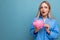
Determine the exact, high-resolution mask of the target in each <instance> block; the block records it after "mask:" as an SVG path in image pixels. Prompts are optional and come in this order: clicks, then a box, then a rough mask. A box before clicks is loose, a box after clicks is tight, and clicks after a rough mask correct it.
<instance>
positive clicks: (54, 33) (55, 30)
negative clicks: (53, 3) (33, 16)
mask: <svg viewBox="0 0 60 40" xmlns="http://www.w3.org/2000/svg"><path fill="white" fill-rule="evenodd" d="M49 31H50V34H48V33H47V34H48V37H49V38H57V37H58V33H59V30H58V26H57V22H56V21H54V26H53V29H51V30H49Z"/></svg>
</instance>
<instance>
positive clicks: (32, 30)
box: [30, 19, 38, 37]
mask: <svg viewBox="0 0 60 40" xmlns="http://www.w3.org/2000/svg"><path fill="white" fill-rule="evenodd" d="M34 20H35V19H34ZM34 20H33V21H34ZM33 21H32V23H33ZM37 33H38V32H37ZM37 33H34V26H33V24H31V28H30V34H31V35H32V36H33V37H36V35H37Z"/></svg>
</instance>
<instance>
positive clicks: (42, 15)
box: [30, 1, 58, 40]
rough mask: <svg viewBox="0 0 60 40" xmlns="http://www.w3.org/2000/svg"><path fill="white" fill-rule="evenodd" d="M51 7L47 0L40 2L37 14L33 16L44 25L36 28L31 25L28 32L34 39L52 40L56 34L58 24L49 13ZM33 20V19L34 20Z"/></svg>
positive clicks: (55, 37)
mask: <svg viewBox="0 0 60 40" xmlns="http://www.w3.org/2000/svg"><path fill="white" fill-rule="evenodd" d="M50 10H51V7H50V5H49V3H48V2H47V1H43V2H42V3H41V4H40V7H39V11H38V14H37V16H36V17H35V18H34V20H35V19H39V20H43V21H44V27H43V28H42V29H37V28H35V27H34V26H33V24H32V26H31V29H30V33H31V34H32V35H33V37H34V40H54V39H57V36H58V26H57V22H56V20H55V19H54V18H52V16H51V14H50ZM34 20H33V21H34Z"/></svg>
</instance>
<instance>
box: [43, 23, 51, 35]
mask: <svg viewBox="0 0 60 40" xmlns="http://www.w3.org/2000/svg"><path fill="white" fill-rule="evenodd" d="M44 26H45V27H46V31H47V32H48V33H49V34H50V31H49V25H48V24H44Z"/></svg>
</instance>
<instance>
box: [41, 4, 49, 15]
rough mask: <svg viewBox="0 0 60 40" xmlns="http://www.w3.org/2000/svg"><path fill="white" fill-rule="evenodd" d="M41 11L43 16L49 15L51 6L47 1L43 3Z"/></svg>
mask: <svg viewBox="0 0 60 40" xmlns="http://www.w3.org/2000/svg"><path fill="white" fill-rule="evenodd" d="M40 12H41V15H42V16H47V14H48V12H49V6H48V5H47V4H46V3H42V4H41V8H40Z"/></svg>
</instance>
